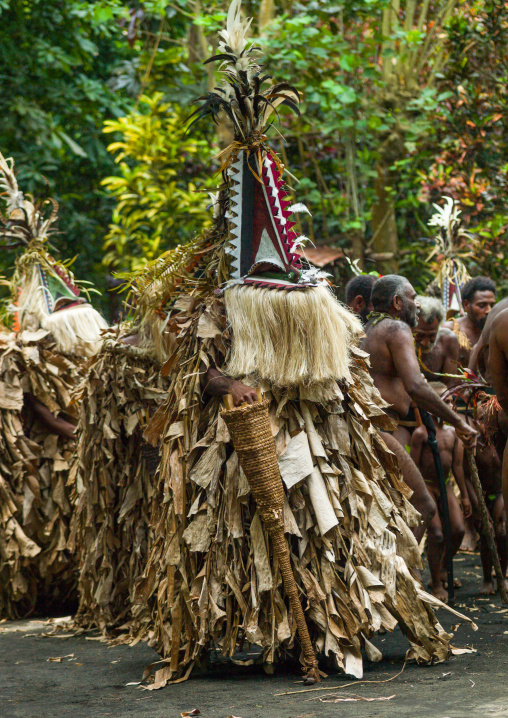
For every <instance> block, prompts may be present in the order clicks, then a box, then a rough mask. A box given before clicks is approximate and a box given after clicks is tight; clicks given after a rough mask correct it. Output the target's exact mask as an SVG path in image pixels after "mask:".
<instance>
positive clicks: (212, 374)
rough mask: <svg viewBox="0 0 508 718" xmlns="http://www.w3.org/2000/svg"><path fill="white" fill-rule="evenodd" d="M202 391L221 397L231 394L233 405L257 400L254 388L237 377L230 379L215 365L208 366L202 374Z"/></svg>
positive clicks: (251, 402)
mask: <svg viewBox="0 0 508 718" xmlns="http://www.w3.org/2000/svg"><path fill="white" fill-rule="evenodd" d="M202 388H203V392H204V393H206V394H209V395H210V396H219V397H223V396H226V394H231V395H232V397H233V403H234V405H235V406H240V404H243V403H244V402H246V403H247V404H255V403H256V402H257V400H258V395H257V393H256V390H255V389H253V388H252V387H251V386H247V385H246V384H242V382H241V381H238V380H237V379H231V378H230V377H228V376H224V374H222V372H220V371H219V370H218V369H215V367H210V368H209V369H208V371H207V372H206V373H204V374H202Z"/></svg>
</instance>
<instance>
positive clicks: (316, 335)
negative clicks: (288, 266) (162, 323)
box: [224, 285, 363, 388]
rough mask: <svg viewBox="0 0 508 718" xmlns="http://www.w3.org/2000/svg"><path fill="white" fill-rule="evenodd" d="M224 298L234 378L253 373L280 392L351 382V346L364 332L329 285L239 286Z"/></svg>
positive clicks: (229, 367) (357, 320)
mask: <svg viewBox="0 0 508 718" xmlns="http://www.w3.org/2000/svg"><path fill="white" fill-rule="evenodd" d="M224 298H225V303H226V313H227V317H228V321H229V322H230V324H231V328H232V330H233V341H232V347H231V357H230V361H229V364H228V367H227V370H226V372H227V374H229V375H230V376H233V377H246V376H249V375H254V376H255V377H257V378H258V379H259V380H265V381H268V382H270V384H271V385H272V386H275V387H281V388H286V387H287V388H289V387H298V386H302V387H312V386H313V385H318V384H323V383H325V382H330V381H339V380H343V381H346V382H349V383H352V377H351V373H350V370H349V364H350V353H349V347H350V346H351V344H353V343H354V344H357V341H358V338H359V337H360V336H361V335H362V334H363V330H362V325H361V323H360V321H359V319H357V318H356V316H355V315H354V314H353V313H352V312H350V311H349V310H348V309H347V308H346V307H344V306H343V305H342V304H341V303H340V302H338V301H337V300H336V299H335V297H334V296H333V295H332V293H331V291H330V290H329V289H327V288H326V287H324V286H320V287H313V288H310V289H305V290H292V291H286V290H278V289H257V288H255V287H249V286H245V285H243V286H240V285H238V286H234V287H232V288H231V289H228V290H227V291H226V292H225V293H224Z"/></svg>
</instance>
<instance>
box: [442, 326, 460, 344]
mask: <svg viewBox="0 0 508 718" xmlns="http://www.w3.org/2000/svg"><path fill="white" fill-rule="evenodd" d="M438 340H439V341H440V342H441V343H442V344H447V345H450V346H451V345H457V346H458V344H459V340H458V339H457V335H456V334H455V332H454V331H453V330H452V329H450V328H449V327H447V326H445V325H443V326H442V327H440V329H439V334H438Z"/></svg>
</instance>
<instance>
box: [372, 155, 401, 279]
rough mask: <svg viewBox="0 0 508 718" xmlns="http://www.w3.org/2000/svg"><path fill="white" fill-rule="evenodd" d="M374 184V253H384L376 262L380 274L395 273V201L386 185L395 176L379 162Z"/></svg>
mask: <svg viewBox="0 0 508 718" xmlns="http://www.w3.org/2000/svg"><path fill="white" fill-rule="evenodd" d="M376 170H377V177H376V181H375V184H374V189H375V192H376V202H375V204H374V206H373V208H372V231H373V235H372V240H371V243H370V244H371V246H372V249H373V253H374V255H377V254H381V255H384V256H383V259H382V261H379V262H378V265H377V269H378V271H379V272H381V274H396V273H397V271H398V266H399V261H398V260H399V238H398V236H397V225H396V222H395V203H394V200H393V197H392V194H391V192H390V190H387V188H388V187H391V186H393V183H394V182H395V178H392V177H391V176H390V170H389V168H388V167H386V166H385V165H383V163H381V162H379V163H378V165H377V167H376Z"/></svg>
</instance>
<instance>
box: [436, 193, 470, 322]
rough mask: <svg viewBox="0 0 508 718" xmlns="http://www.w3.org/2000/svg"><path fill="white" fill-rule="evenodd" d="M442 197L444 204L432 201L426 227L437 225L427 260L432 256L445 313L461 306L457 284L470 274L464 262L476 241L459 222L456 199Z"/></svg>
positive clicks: (459, 285) (461, 282) (466, 278)
mask: <svg viewBox="0 0 508 718" xmlns="http://www.w3.org/2000/svg"><path fill="white" fill-rule="evenodd" d="M444 201H445V204H444V207H440V206H439V205H437V204H434V205H433V207H434V208H435V210H436V212H435V213H434V214H433V215H432V217H431V218H430V220H429V222H428V224H429V226H430V227H436V228H437V232H436V234H435V236H434V242H435V246H434V248H433V250H432V251H431V253H430V254H429V256H428V260H431V259H432V258H435V260H436V263H437V266H438V272H437V281H438V284H439V287H440V288H441V293H442V297H443V304H444V306H445V309H446V311H447V313H448V312H451V313H453V312H457V311H460V310H461V308H462V299H461V294H460V287H461V285H462V284H464V282H466V281H467V280H468V279H469V278H470V277H469V274H468V271H467V268H466V264H465V262H466V261H467V260H468V259H469V258H471V257H474V254H475V252H476V251H477V250H478V248H479V241H478V239H476V237H475V236H474V235H473V234H471V232H468V231H467V230H466V229H464V228H463V227H462V226H461V219H460V214H461V212H460V209H459V205H458V203H457V202H456V201H455V200H454V199H452V198H451V197H444Z"/></svg>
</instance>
